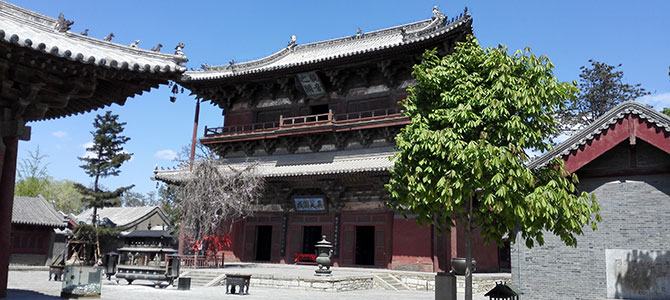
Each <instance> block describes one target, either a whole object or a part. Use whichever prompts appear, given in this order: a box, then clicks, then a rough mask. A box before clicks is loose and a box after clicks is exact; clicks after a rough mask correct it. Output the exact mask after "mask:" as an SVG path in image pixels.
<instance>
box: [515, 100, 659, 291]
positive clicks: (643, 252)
mask: <svg viewBox="0 0 670 300" xmlns="http://www.w3.org/2000/svg"><path fill="white" fill-rule="evenodd" d="M555 157H562V158H563V160H564V161H565V163H566V166H567V169H568V171H570V172H573V173H576V174H577V175H578V177H579V181H580V183H579V185H578V188H579V189H580V190H582V191H586V192H589V193H593V194H595V196H596V198H597V201H598V204H599V205H600V215H601V216H602V219H603V221H602V222H601V223H599V224H598V230H597V231H592V230H591V229H590V227H588V226H587V227H586V228H584V235H582V236H579V237H578V238H577V242H578V244H577V247H576V248H573V247H568V246H565V244H564V243H563V242H562V241H561V240H560V239H559V238H558V237H556V236H554V235H552V234H550V233H547V234H546V235H545V244H544V245H543V246H536V247H535V248H533V249H528V248H526V247H525V246H524V244H523V242H521V243H517V244H516V245H513V246H512V255H511V256H512V281H513V283H514V284H515V285H516V286H518V287H519V288H520V289H521V291H522V292H523V297H524V298H525V299H604V298H608V299H609V298H618V299H620V298H626V299H667V298H668V295H670V243H669V242H668V241H669V239H670V222H668V220H670V118H669V117H668V116H666V115H663V114H661V113H659V112H657V111H655V110H653V109H651V108H649V107H647V106H645V105H643V104H641V103H637V102H625V103H622V104H620V105H618V106H617V107H615V108H613V109H612V110H610V111H609V112H607V113H606V114H605V115H603V116H602V117H600V118H599V119H598V120H596V121H595V122H594V123H593V124H591V125H589V126H587V127H586V128H584V129H583V130H581V131H580V132H578V133H577V134H575V135H574V136H572V137H571V138H569V139H568V140H566V141H565V142H563V143H561V144H560V145H558V146H557V147H556V149H555V150H554V151H552V152H549V153H546V154H545V155H543V156H541V157H539V158H538V159H537V160H535V161H533V162H532V167H540V166H542V165H544V164H546V163H548V162H549V161H550V160H551V159H553V158H555ZM519 241H520V240H519Z"/></svg>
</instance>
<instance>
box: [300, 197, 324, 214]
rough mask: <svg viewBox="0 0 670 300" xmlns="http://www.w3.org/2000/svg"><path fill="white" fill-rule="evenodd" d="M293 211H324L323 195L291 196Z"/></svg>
mask: <svg viewBox="0 0 670 300" xmlns="http://www.w3.org/2000/svg"><path fill="white" fill-rule="evenodd" d="M293 203H294V205H295V211H299V212H324V211H326V203H325V201H324V200H323V197H295V198H293Z"/></svg>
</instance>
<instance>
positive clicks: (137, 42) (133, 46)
mask: <svg viewBox="0 0 670 300" xmlns="http://www.w3.org/2000/svg"><path fill="white" fill-rule="evenodd" d="M139 43H140V40H135V41H134V42H133V43H132V44H130V48H137V44H139Z"/></svg>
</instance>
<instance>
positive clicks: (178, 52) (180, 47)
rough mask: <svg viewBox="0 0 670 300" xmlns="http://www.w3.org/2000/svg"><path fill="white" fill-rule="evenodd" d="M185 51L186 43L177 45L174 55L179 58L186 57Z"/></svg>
mask: <svg viewBox="0 0 670 300" xmlns="http://www.w3.org/2000/svg"><path fill="white" fill-rule="evenodd" d="M183 50H184V43H182V42H179V44H177V47H174V54H175V55H179V56H184V51H183Z"/></svg>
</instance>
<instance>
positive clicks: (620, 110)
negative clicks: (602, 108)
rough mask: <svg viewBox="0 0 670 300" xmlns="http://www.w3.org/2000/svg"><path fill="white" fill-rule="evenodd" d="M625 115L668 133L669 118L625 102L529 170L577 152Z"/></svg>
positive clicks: (641, 105) (630, 102) (549, 153)
mask: <svg viewBox="0 0 670 300" xmlns="http://www.w3.org/2000/svg"><path fill="white" fill-rule="evenodd" d="M627 114H633V115H636V116H638V117H639V118H640V119H644V120H646V121H647V122H649V123H651V124H654V125H656V126H658V127H659V128H661V129H662V130H664V131H665V132H669V133H670V117H668V116H666V115H664V114H662V113H660V112H658V111H656V110H654V109H653V108H649V107H647V106H646V105H644V104H642V103H639V102H635V101H626V102H623V103H621V104H619V105H617V106H616V107H614V108H612V109H611V110H609V111H608V112H607V113H605V114H604V115H602V116H601V117H600V118H598V119H597V120H596V121H594V122H593V123H591V124H590V125H589V126H586V127H585V128H584V129H582V130H580V131H579V132H577V133H576V134H574V135H573V136H571V137H570V138H568V139H567V140H565V141H564V142H563V143H561V144H559V145H558V146H556V148H554V150H552V151H549V152H547V153H545V154H543V155H541V156H539V157H538V158H536V159H535V160H533V161H531V162H530V163H529V164H528V166H529V167H530V168H540V167H543V166H545V165H546V164H547V163H549V162H550V161H551V160H552V159H554V158H555V157H558V156H566V155H569V154H570V152H571V151H573V150H577V149H579V147H581V146H582V145H585V144H586V143H588V142H590V141H591V140H593V138H594V137H596V136H597V135H599V134H601V133H603V132H604V131H605V130H607V129H608V128H609V127H610V126H611V125H612V124H615V123H617V121H619V120H621V119H623V118H624V117H625V116H626V115H627Z"/></svg>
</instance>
